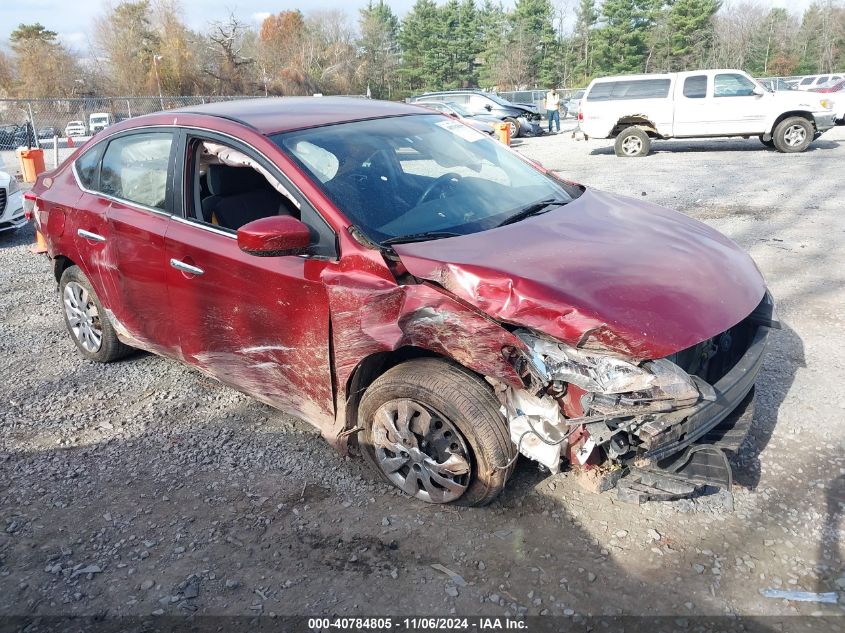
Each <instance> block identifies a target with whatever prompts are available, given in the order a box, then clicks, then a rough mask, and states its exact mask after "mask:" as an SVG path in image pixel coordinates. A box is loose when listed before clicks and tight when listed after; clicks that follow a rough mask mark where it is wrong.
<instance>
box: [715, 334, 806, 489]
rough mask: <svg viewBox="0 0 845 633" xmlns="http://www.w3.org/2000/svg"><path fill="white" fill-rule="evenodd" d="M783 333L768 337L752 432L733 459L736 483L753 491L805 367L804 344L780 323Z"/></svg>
mask: <svg viewBox="0 0 845 633" xmlns="http://www.w3.org/2000/svg"><path fill="white" fill-rule="evenodd" d="M781 327H782V329H780V330H772V331H771V332H770V333H769V346H768V349H767V350H766V358H765V360H764V364H763V370H762V372H761V374H760V378H758V380H757V386H756V388H755V389H756V394H755V403H754V417H753V419H752V422H751V429H750V431H749V432H748V436H747V437H746V438H745V441H744V442H743V444H742V446H741V447H740V450H739V452H738V453H737V454H736V455H735V456H734V457H733V459H731V463H732V466H733V469H734V482H735V483H737V484H739V485H740V486H744V487H745V488H748V489H750V490H754V489H755V488H756V487H757V484H759V483H760V476H761V466H760V454H761V453H762V452H763V451H764V450H765V448H766V446H767V445H768V443H769V440H770V439H771V437H772V434H773V433H774V430H775V426H776V425H777V423H778V417H779V413H780V407H781V405H782V404H783V401H784V400H785V399H786V396H787V394H788V393H789V390H790V389H791V388H792V383H793V382H794V381H795V374H796V372H797V371H798V369H799V368H802V367H806V366H807V365H806V360H805V357H804V342H803V341H802V340H801V337H800V336H798V334H797V333H796V332H795V330H793V329H792V328H791V327H789V326H788V325H787V324H786V323H783V322H781Z"/></svg>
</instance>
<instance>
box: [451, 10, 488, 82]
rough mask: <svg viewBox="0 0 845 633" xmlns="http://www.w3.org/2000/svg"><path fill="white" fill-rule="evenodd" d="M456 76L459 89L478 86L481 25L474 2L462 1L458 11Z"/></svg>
mask: <svg viewBox="0 0 845 633" xmlns="http://www.w3.org/2000/svg"><path fill="white" fill-rule="evenodd" d="M456 42H457V50H458V60H457V67H458V76H459V78H460V87H465V88H466V87H475V86H478V60H479V56H480V55H481V50H482V39H481V25H480V24H479V15H478V9H477V8H476V6H475V0H463V2H461V5H460V8H459V9H458V32H457V37H456Z"/></svg>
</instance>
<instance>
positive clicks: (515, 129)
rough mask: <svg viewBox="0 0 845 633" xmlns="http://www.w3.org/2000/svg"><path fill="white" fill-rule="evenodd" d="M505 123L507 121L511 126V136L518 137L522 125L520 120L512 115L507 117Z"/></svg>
mask: <svg viewBox="0 0 845 633" xmlns="http://www.w3.org/2000/svg"><path fill="white" fill-rule="evenodd" d="M505 123H507V124H508V125H509V126H510V128H511V138H516V137H517V136H519V132H520V127H521V126H520V125H519V121H517V120H516V119H514V118H512V117H508V118H506V119H505Z"/></svg>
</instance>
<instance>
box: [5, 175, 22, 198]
mask: <svg viewBox="0 0 845 633" xmlns="http://www.w3.org/2000/svg"><path fill="white" fill-rule="evenodd" d="M20 190H21V183H19V182H18V179H17V178H15V177H14V176H12V177H11V178H9V186H8V188H7V189H6V192H7V193H8V195H10V196H11V195H12V194H13V193H17V192H18V191H20Z"/></svg>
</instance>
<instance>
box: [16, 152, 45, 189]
mask: <svg viewBox="0 0 845 633" xmlns="http://www.w3.org/2000/svg"><path fill="white" fill-rule="evenodd" d="M18 159H19V160H20V163H21V172H22V173H23V179H24V182H35V179H36V178H38V174H40V173H42V172H43V171H44V150H43V149H38V148H35V149H24V148H21V149H19V150H18Z"/></svg>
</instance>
